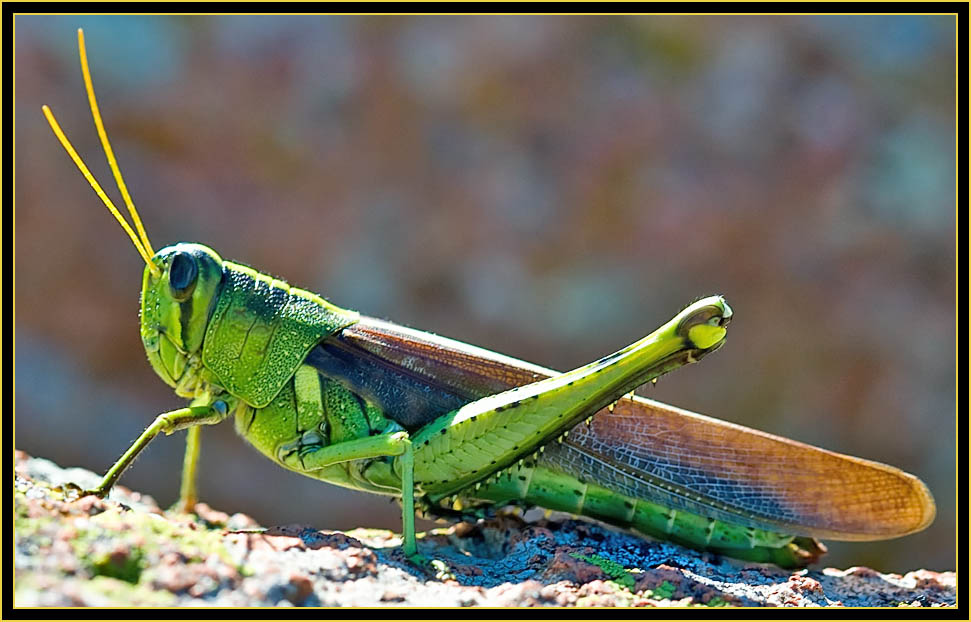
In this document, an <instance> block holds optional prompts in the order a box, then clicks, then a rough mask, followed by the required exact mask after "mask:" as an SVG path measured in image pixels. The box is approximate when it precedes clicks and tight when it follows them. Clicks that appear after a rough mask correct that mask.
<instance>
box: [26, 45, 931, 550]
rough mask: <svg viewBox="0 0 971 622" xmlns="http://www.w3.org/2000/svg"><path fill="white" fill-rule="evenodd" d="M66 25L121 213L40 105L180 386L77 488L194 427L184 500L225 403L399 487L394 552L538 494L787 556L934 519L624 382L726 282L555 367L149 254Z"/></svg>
mask: <svg viewBox="0 0 971 622" xmlns="http://www.w3.org/2000/svg"><path fill="white" fill-rule="evenodd" d="M78 43H79V53H80V57H81V67H82V74H83V76H84V82H85V87H86V89H87V93H88V99H89V103H90V107H91V112H92V116H93V118H94V122H95V126H96V128H97V131H98V134H99V136H100V138H101V142H102V145H103V147H104V151H105V155H106V156H107V159H108V163H109V165H110V167H111V169H112V172H113V174H114V176H115V179H116V181H117V184H118V187H119V190H120V192H121V194H122V197H123V198H124V201H125V203H126V205H127V207H128V211H129V213H130V214H131V218H132V224H133V225H134V227H132V225H130V224H129V223H128V222H127V221H126V219H125V218H124V217H122V215H121V213H120V212H119V211H118V209H117V208H116V207H115V206H114V204H113V203H112V202H111V200H110V199H109V198H108V197H107V195H106V194H105V192H104V190H103V189H102V188H101V186H100V185H99V184H98V182H97V181H96V180H95V179H94V177H93V175H92V174H91V173H90V171H89V170H88V169H87V167H86V166H85V164H84V163H83V162H82V161H81V158H80V157H79V156H78V155H77V152H76V151H75V150H74V148H73V146H72V145H71V143H70V142H69V141H68V139H67V138H66V136H65V135H64V133H63V132H62V131H61V129H60V127H59V126H58V124H57V121H56V120H55V119H54V116H53V114H52V113H51V112H50V109H49V108H47V107H46V106H44V108H43V110H44V114H45V116H46V117H47V120H48V122H49V123H50V125H51V127H52V129H53V131H54V133H55V134H56V135H57V137H58V139H59V140H60V142H61V144H62V145H63V146H64V148H65V149H66V150H67V152H68V153H69V155H70V156H71V158H72V159H73V160H74V161H75V163H76V164H77V166H78V168H79V169H80V170H81V172H82V173H83V174H84V176H85V178H86V179H87V180H88V182H89V183H90V184H91V186H92V187H93V188H94V190H95V192H96V193H97V194H98V196H99V197H100V198H101V200H102V201H103V202H104V204H105V205H106V206H107V208H108V209H109V211H111V213H112V214H113V215H114V217H115V218H116V219H117V220H118V222H119V223H120V224H121V226H122V228H123V229H124V230H125V231H126V233H127V234H128V236H129V237H130V238H131V240H132V243H133V244H134V246H135V248H136V249H137V250H138V252H139V253H140V254H141V256H142V258H143V259H144V261H145V270H144V274H143V278H142V297H141V338H142V342H143V344H144V346H145V351H146V353H147V355H148V360H149V362H150V363H151V365H152V367H153V369H154V370H155V371H156V372H157V373H158V375H159V376H160V377H161V378H162V379H163V380H164V381H165V382H166V383H168V384H169V385H171V386H172V387H173V389H174V390H175V393H176V394H177V395H179V396H180V397H184V398H187V399H189V400H191V401H190V403H189V405H188V406H187V407H185V408H181V409H178V410H173V411H169V412H165V413H162V414H160V415H158V416H157V417H156V418H155V420H154V422H153V423H152V424H151V425H150V426H149V427H148V428H147V429H146V430H145V432H144V433H142V435H141V436H140V437H139V438H138V439H137V440H136V441H135V442H134V444H133V445H132V446H131V447H130V448H129V449H128V451H127V452H125V454H124V455H123V456H122V457H121V458H120V459H119V460H118V461H117V462H116V463H115V464H114V465H113V466H112V467H111V468H110V469H109V470H108V471H107V473H106V474H105V476H104V478H103V479H102V481H101V483H100V484H99V485H98V487H97V488H95V489H94V490H93V491H90V492H92V493H93V494H97V495H99V496H102V497H103V496H105V495H107V494H108V492H109V491H110V490H111V488H112V486H113V485H114V484H115V483H116V482H117V481H118V480H119V478H120V477H121V475H122V473H123V472H124V471H125V469H126V468H127V467H128V466H130V465H131V463H132V462H133V461H134V459H135V458H136V456H137V455H138V454H139V453H140V452H141V451H142V450H143V449H144V448H145V447H146V446H147V445H148V443H149V442H150V441H151V440H152V439H154V438H155V437H156V436H157V435H158V434H159V433H165V434H171V433H172V432H175V431H176V430H182V429H188V430H189V436H188V442H187V449H186V460H185V464H184V468H183V476H182V490H181V494H180V502H181V504H182V507H183V508H184V509H185V510H186V511H189V510H191V509H192V508H193V506H194V504H195V502H196V488H195V476H196V464H197V460H198V456H199V451H200V438H199V430H200V427H199V426H202V425H214V424H217V423H220V422H222V421H224V420H226V419H229V418H233V419H234V421H235V425H236V430H237V432H238V433H239V434H240V435H241V436H242V437H243V438H245V439H246V440H247V441H249V442H250V444H252V445H253V446H254V447H255V448H256V449H257V450H259V451H260V452H262V453H263V454H265V455H266V456H267V457H268V458H269V459H270V460H272V461H274V462H276V463H277V464H279V465H280V466H282V467H284V468H286V469H290V470H292V471H296V472H297V473H301V474H303V475H306V476H308V477H313V478H316V479H320V480H324V481H327V482H330V483H332V484H337V485H339V486H346V487H349V488H354V489H358V490H364V491H368V492H373V493H377V494H384V495H390V496H393V497H400V499H401V504H402V522H403V550H404V553H405V554H406V555H407V556H409V558H411V559H413V560H415V561H419V560H421V559H422V558H421V557H420V555H419V554H418V547H417V540H416V536H415V526H414V517H415V513H416V510H417V511H420V512H422V513H424V514H426V515H431V516H481V515H483V514H484V513H487V512H488V511H490V510H491V509H493V508H497V507H501V506H505V505H519V506H524V507H525V506H541V507H544V508H548V509H551V510H559V511H564V512H569V513H573V514H577V515H582V516H586V517H591V518H594V519H599V520H601V521H604V522H606V523H609V524H612V525H616V526H619V527H622V528H628V529H632V530H634V531H636V532H639V533H641V534H646V535H649V536H654V537H658V538H662V539H667V540H672V541H675V542H678V543H681V544H684V545H687V546H690V547H694V548H696V549H700V550H708V551H713V552H716V553H720V554H724V555H727V556H731V557H735V558H739V559H745V560H751V561H757V562H772V563H775V564H778V565H780V566H783V567H799V566H803V565H806V564H808V563H811V562H813V561H815V560H816V559H818V557H819V556H820V555H821V554H822V553H824V552H825V547H823V546H822V544H821V543H819V542H818V541H817V540H815V538H817V537H828V538H834V539H842V540H879V539H886V538H894V537H898V536H902V535H906V534H909V533H913V532H916V531H919V530H921V529H924V528H925V527H926V526H928V525H929V524H930V523H931V521H932V520H933V518H934V514H935V506H934V501H933V498H932V497H931V494H930V492H929V491H928V490H927V487H926V486H925V485H924V484H923V482H921V481H920V480H919V479H917V478H916V477H914V476H913V475H910V474H907V473H905V472H903V471H901V470H899V469H896V468H894V467H891V466H887V465H884V464H880V463H877V462H872V461H868V460H864V459H861V458H855V457H852V456H846V455H842V454H837V453H834V452H830V451H827V450H824V449H820V448H816V447H812V446H809V445H805V444H802V443H798V442H796V441H792V440H789V439H786V438H781V437H777V436H773V435H770V434H766V433H763V432H759V431H756V430H751V429H748V428H744V427H741V426H738V425H734V424H731V423H727V422H724V421H719V420H717V419H712V418H709V417H704V416H702V415H697V414H694V413H691V412H687V411H684V410H680V409H678V408H674V407H671V406H667V405H665V404H661V403H659V402H656V401H652V400H648V399H645V398H641V397H636V396H634V395H633V394H632V393H631V392H632V391H633V390H634V389H635V388H636V387H638V386H640V385H642V384H644V383H646V382H649V381H654V380H656V379H657V378H658V377H659V376H660V375H662V374H665V373H667V372H670V371H672V370H674V369H676V368H678V367H680V366H683V365H687V364H690V363H694V362H696V361H698V360H700V359H701V358H703V357H705V356H707V355H708V354H710V353H711V352H714V351H715V350H717V349H718V348H720V347H721V346H722V345H723V344H724V341H725V336H726V327H727V325H728V324H729V322H730V320H731V318H732V310H731V308H730V307H729V305H728V304H727V303H726V302H725V300H724V299H723V298H721V297H720V296H711V297H707V298H703V299H701V300H698V301H697V302H694V303H692V304H690V305H689V306H688V307H686V308H685V309H684V310H683V311H681V312H680V313H678V314H677V315H676V316H675V317H674V318H673V319H672V320H670V321H669V322H667V323H666V324H664V325H663V326H661V327H660V328H659V329H658V330H656V331H655V332H653V333H651V334H650V335H648V336H647V337H644V338H643V339H641V340H639V341H637V342H635V343H633V344H631V345H630V346H628V347H626V348H623V349H622V350H619V351H617V352H615V353H613V354H610V355H607V356H605V357H603V358H601V359H600V360H598V361H595V362H593V363H590V364H588V365H585V366H583V367H580V368H578V369H575V370H573V371H570V372H567V373H559V372H556V371H554V370H550V369H546V368H543V367H540V366H537V365H533V364H531V363H527V362H524V361H520V360H517V359H513V358H510V357H506V356H503V355H501V354H497V353H494V352H490V351H488V350H484V349H481V348H477V347H475V346H471V345H468V344H464V343H461V342H459V341H454V340H451V339H446V338H443V337H439V336H436V335H433V334H430V333H426V332H422V331H419V330H414V329H411V328H406V327H403V326H399V325H397V324H393V323H390V322H386V321H382V320H377V319H373V318H369V317H365V316H361V315H359V314H358V313H356V312H354V311H349V310H347V309H342V308H340V307H337V306H335V305H333V304H331V303H329V302H327V301H325V300H324V299H323V298H321V297H319V296H317V295H316V294H313V293H311V292H309V291H306V290H302V289H298V288H296V287H292V286H290V285H288V284H287V283H285V282H284V281H282V280H278V279H274V278H272V277H270V276H267V275H264V274H261V273H260V272H257V271H256V270H253V269H252V268H249V267H247V266H244V265H242V264H239V263H234V262H231V261H226V260H224V259H222V258H221V257H220V256H219V255H218V254H217V253H216V252H215V251H214V250H212V249H211V248H209V247H207V246H203V245H201V244H189V243H180V244H175V245H173V246H168V247H166V248H163V249H162V250H160V251H158V252H155V251H154V250H153V249H152V246H151V244H150V242H149V239H148V236H147V234H146V233H145V229H144V227H143V226H142V223H141V220H140V218H139V216H138V213H137V211H136V210H135V207H134V204H133V202H132V200H131V197H130V195H129V193H128V190H127V188H126V187H125V184H124V181H123V180H122V176H121V171H120V169H119V168H118V165H117V163H116V161H115V157H114V154H113V152H112V149H111V145H110V143H109V141H108V138H107V134H106V132H105V130H104V125H103V123H102V120H101V115H100V113H99V111H98V106H97V102H96V99H95V95H94V89H93V86H92V82H91V77H90V72H89V70H88V64H87V58H86V52H85V47H84V38H83V33H82V32H81V31H80V30H79V31H78ZM136 231H137V233H136ZM582 422H586V425H580V424H581V423H582Z"/></svg>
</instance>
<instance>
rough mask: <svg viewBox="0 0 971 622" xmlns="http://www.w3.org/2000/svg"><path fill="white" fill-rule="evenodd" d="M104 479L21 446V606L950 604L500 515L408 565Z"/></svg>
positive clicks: (906, 581) (857, 576)
mask: <svg viewBox="0 0 971 622" xmlns="http://www.w3.org/2000/svg"><path fill="white" fill-rule="evenodd" d="M97 481H98V478H97V476H96V475H95V474H93V473H91V472H89V471H84V470H81V469H62V468H60V467H58V466H57V465H55V464H53V463H52V462H50V461H47V460H43V459H40V458H30V457H29V456H27V455H25V454H23V453H22V452H18V454H17V466H16V484H15V488H16V494H15V500H16V524H15V531H16V552H15V555H16V557H15V582H16V585H15V606H18V607H44V606H54V607H67V606H72V607H73V606H89V607H112V606H151V607H169V606H195V607H208V606H221V607H237V606H251V605H256V606H386V605H391V606H394V605H407V606H435V607H441V606H445V607H465V606H536V605H541V606H567V607H575V606H609V607H644V606H648V607H671V606H674V607H688V606H707V607H717V606H763V605H768V606H773V605H781V606H803V607H818V606H887V607H897V606H914V607H940V606H954V604H955V602H956V587H955V573H953V572H934V571H929V570H915V571H912V572H908V573H907V574H905V575H898V574H882V573H878V572H876V571H874V570H871V569H869V568H865V567H853V568H848V569H846V570H837V569H834V568H825V569H822V570H812V571H806V570H802V571H797V572H791V571H785V570H781V569H779V568H776V567H775V566H769V565H763V564H746V563H742V562H737V561H734V560H728V559H724V558H720V557H718V556H714V555H710V554H704V553H698V552H695V551H691V550H688V549H684V548H682V547H679V546H676V545H673V544H666V543H660V542H652V541H647V540H644V539H641V538H638V537H636V536H633V535H628V534H625V533H621V532H617V531H614V530H611V529H608V528H605V527H602V526H600V525H596V524H592V523H588V522H584V521H578V520H569V519H566V520H546V519H540V520H537V521H531V522H524V521H523V520H521V519H519V518H517V517H500V518H496V519H491V520H486V521H479V522H478V523H475V524H470V523H460V524H457V525H454V526H452V527H449V528H445V529H439V530H435V531H433V532H429V533H427V534H424V537H422V538H421V539H420V548H421V551H422V552H423V553H424V554H425V555H427V556H429V557H432V558H435V559H438V560H442V561H444V562H445V563H447V564H448V566H449V567H450V569H451V571H452V573H453V574H454V577H455V578H454V579H447V580H444V581H441V580H435V579H433V578H430V577H429V576H427V575H426V574H425V573H423V572H422V571H420V570H419V569H417V568H415V567H414V566H412V565H410V564H409V563H408V562H407V561H406V560H405V558H404V557H403V556H402V554H401V551H400V548H399V546H400V543H401V540H400V537H399V536H398V535H397V534H394V533H391V532H387V531H378V530H364V529H356V530H353V531H349V532H346V533H345V532H334V531H326V530H319V529H316V528H314V527H311V526H307V525H287V526H276V527H269V528H265V529H264V528H262V527H260V526H259V525H257V524H256V523H255V522H254V521H253V520H252V519H251V518H249V517H247V516H245V515H242V514H234V515H232V516H230V515H227V514H225V513H223V512H219V511H216V510H213V509H211V508H209V507H207V506H205V505H200V507H199V508H198V515H184V514H177V513H174V512H163V511H162V510H161V509H160V508H159V507H158V505H157V504H156V503H155V501H154V500H152V499H151V498H150V497H148V496H145V495H140V494H138V493H136V492H132V491H129V490H127V489H124V488H123V487H120V486H119V487H117V488H116V489H115V490H114V491H113V492H112V495H111V497H110V498H109V499H108V500H101V499H97V498H95V497H92V496H88V497H83V498H80V499H76V498H74V497H73V496H72V495H71V494H68V493H65V491H64V490H63V489H61V488H60V485H61V484H63V483H65V482H74V483H76V484H78V485H81V486H85V487H90V486H93V485H94V484H95V483H96V482H97Z"/></svg>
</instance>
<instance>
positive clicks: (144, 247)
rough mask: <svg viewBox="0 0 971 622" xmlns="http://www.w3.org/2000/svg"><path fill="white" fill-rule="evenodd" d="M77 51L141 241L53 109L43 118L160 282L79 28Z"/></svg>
mask: <svg viewBox="0 0 971 622" xmlns="http://www.w3.org/2000/svg"><path fill="white" fill-rule="evenodd" d="M78 49H79V50H80V53H81V71H82V73H83V74H84V84H85V88H86V89H87V91H88V102H89V103H90V105H91V114H92V116H93V117H94V124H95V126H96V127H97V129H98V135H99V136H100V138H101V144H102V146H103V147H104V150H105V155H106V156H107V157H108V165H109V166H110V167H111V170H112V172H113V173H114V176H115V181H116V182H117V183H118V189H119V190H120V191H121V194H122V197H124V199H125V204H126V205H127V206H128V213H129V214H131V217H132V220H133V221H134V222H135V227H137V228H138V233H139V235H140V236H141V237H139V235H136V234H135V231H134V230H132V228H131V225H129V224H128V221H126V220H125V218H124V217H123V216H122V215H121V212H119V211H118V208H117V207H115V204H114V203H112V202H111V199H109V198H108V195H107V194H106V193H105V191H104V189H103V188H102V187H101V184H99V183H98V180H97V179H95V178H94V175H92V174H91V171H90V170H88V167H87V166H86V165H85V164H84V161H83V160H82V159H81V156H79V155H78V152H77V151H75V149H74V146H73V145H72V144H71V141H69V140H68V139H67V136H66V135H65V134H64V132H63V130H61V126H60V125H58V123H57V120H56V119H55V118H54V113H53V112H51V109H50V108H48V107H47V106H42V107H41V109H42V110H43V111H44V116H45V117H46V118H47V123H48V124H50V126H51V129H52V130H53V131H54V135H55V136H57V139H58V140H59V141H60V142H61V146H63V147H64V150H65V151H67V154H68V155H69V156H71V159H72V160H74V164H76V165H77V167H78V170H80V171H81V174H82V175H84V178H85V179H87V180H88V183H89V184H91V187H92V188H94V191H95V193H96V194H97V195H98V197H99V198H100V199H101V201H102V202H103V203H104V204H105V207H107V208H108V211H109V212H111V214H112V216H114V217H115V220H117V221H118V224H120V225H121V227H122V229H124V230H125V233H127V234H128V237H130V238H131V241H132V244H134V245H135V249H136V250H137V251H138V254H140V255H141V256H142V259H144V260H145V264H146V265H147V266H148V269H149V270H150V271H151V272H152V274H153V275H154V276H155V277H156V278H157V277H159V276H160V275H161V272H160V270H159V268H158V266H156V265H155V264H154V263H153V262H152V255H154V254H155V251H153V250H152V245H151V244H150V243H149V241H148V235H147V234H146V233H145V229H144V227H142V221H141V219H140V218H139V217H138V211H137V210H136V209H135V204H134V203H133V202H132V200H131V196H130V195H129V194H128V188H127V187H126V186H125V182H124V180H123V179H122V177H121V169H119V168H118V163H117V161H115V156H114V153H113V152H112V150H111V144H110V143H109V142H108V134H107V133H106V132H105V129H104V124H103V123H102V122H101V114H100V113H99V112H98V102H97V101H96V100H95V97H94V88H93V87H92V85H91V74H90V72H89V71H88V59H87V53H86V52H85V49H84V33H83V32H82V31H81V29H80V28H79V29H78Z"/></svg>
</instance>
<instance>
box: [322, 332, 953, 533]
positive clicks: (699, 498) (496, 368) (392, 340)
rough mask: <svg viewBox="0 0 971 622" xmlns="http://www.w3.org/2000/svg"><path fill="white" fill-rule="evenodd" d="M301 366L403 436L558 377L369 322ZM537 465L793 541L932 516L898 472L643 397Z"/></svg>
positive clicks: (925, 498)
mask: <svg viewBox="0 0 971 622" xmlns="http://www.w3.org/2000/svg"><path fill="white" fill-rule="evenodd" d="M335 361H337V362H336V363H335ZM308 362H310V363H311V364H313V365H315V366H317V367H318V368H319V369H321V371H322V373H327V374H328V375H333V376H338V377H342V378H343V379H344V380H345V381H346V382H348V383H349V384H350V385H352V388H353V389H354V390H356V391H358V392H359V393H361V394H362V395H365V396H366V397H368V398H369V399H372V400H374V401H376V402H377V403H378V404H380V405H381V406H382V408H383V409H384V410H385V412H386V413H388V415H389V416H390V417H392V418H393V419H395V420H398V421H399V422H401V423H402V425H405V426H406V427H408V428H409V429H416V428H418V427H421V425H423V424H425V423H427V422H429V421H431V420H432V419H434V418H435V417H437V416H439V415H441V414H443V413H445V412H448V411H449V410H452V409H454V408H457V407H458V406H460V405H461V404H463V403H466V402H468V401H470V400H473V399H476V398H478V397H481V396H485V395H489V394H492V393H497V392H500V391H504V390H506V389H508V388H511V387H514V386H519V385H522V384H527V383H529V382H533V381H536V380H539V379H541V378H545V377H548V376H550V375H554V374H556V373H558V372H556V371H554V370H550V369H546V368H543V367H540V366H538V365H533V364H531V363H527V362H525V361H520V360H517V359H514V358H511V357H507V356H503V355H501V354H497V353H494V352H490V351H488V350H485V349H482V348H477V347H475V346H470V345H468V344H464V343H462V342H459V341H454V340H451V339H447V338H444V337H439V336H437V335H432V334H430V333H425V332H422V331H417V330H413V329H409V328H406V327H403V326H399V325H397V324H392V323H390V322H384V321H381V320H375V319H371V318H362V319H361V322H360V323H359V324H356V325H354V326H352V327H350V328H348V329H345V330H344V331H343V332H342V333H341V335H340V336H339V337H335V338H332V339H330V340H328V341H327V342H325V343H324V344H322V346H320V347H319V348H318V349H317V350H316V351H315V353H314V354H313V355H312V356H311V357H309V358H308ZM539 462H540V463H541V464H544V465H546V466H550V467H552V468H556V469H559V470H562V471H566V472H568V473H571V474H573V475H576V476H577V477H580V478H583V479H587V480H589V481H595V482H597V483H599V484H601V485H604V486H607V487H608V488H610V489H612V490H616V491H617V492H619V493H622V494H627V495H629V496H632V497H635V498H642V499H648V500H653V501H655V502H657V503H660V504H662V505H665V506H668V507H673V508H675V509H683V510H686V511H689V512H692V513H696V514H702V515H706V516H710V517H712V518H718V519H722V520H727V521H731V522H734V523H739V524H746V525H749V526H752V527H758V528H763V529H771V530H775V531H782V532H784V533H790V534H793V535H807V536H816V537H828V538H833V539H841V540H878V539H885V538H892V537H897V536H902V535H905V534H908V533H912V532H915V531H919V530H921V529H923V528H924V527H926V526H927V525H929V524H930V522H931V521H932V520H933V518H934V513H935V508H934V501H933V498H932V497H931V495H930V493H929V492H928V490H927V487H926V486H925V485H924V484H923V482H921V481H920V480H919V479H917V478H916V477H914V476H913V475H910V474H908V473H905V472H903V471H901V470H900V469H896V468H894V467H891V466H887V465H884V464H880V463H878V462H872V461H869V460H863V459H861V458H855V457H853V456H846V455H842V454H838V453H835V452H831V451H827V450H825V449H820V448H818V447H813V446H811V445H806V444H804V443H799V442H797V441H793V440H789V439H786V438H782V437H778V436H773V435H771V434H766V433H764V432H759V431H758V430H753V429H750V428H746V427H743V426H739V425H735V424H732V423H728V422H725V421H720V420H718V419H713V418H711V417H705V416H703V415H698V414H695V413H692V412H689V411H686V410H682V409H679V408H675V407H672V406H668V405H666V404H662V403H660V402H655V401H653V400H648V399H644V398H640V397H634V398H623V399H621V400H619V401H618V403H617V404H616V406H615V407H614V409H613V411H612V412H608V411H607V410H606V409H605V410H602V411H600V412H599V413H598V414H597V415H596V416H595V417H594V419H593V421H592V422H591V424H590V426H584V425H580V426H577V427H576V428H575V429H574V430H573V431H571V433H570V435H569V437H568V438H567V439H566V440H565V441H564V442H563V443H562V444H559V445H551V446H549V447H548V448H547V449H546V451H545V452H544V453H543V454H542V455H541V456H540V457H539Z"/></svg>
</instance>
